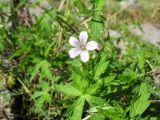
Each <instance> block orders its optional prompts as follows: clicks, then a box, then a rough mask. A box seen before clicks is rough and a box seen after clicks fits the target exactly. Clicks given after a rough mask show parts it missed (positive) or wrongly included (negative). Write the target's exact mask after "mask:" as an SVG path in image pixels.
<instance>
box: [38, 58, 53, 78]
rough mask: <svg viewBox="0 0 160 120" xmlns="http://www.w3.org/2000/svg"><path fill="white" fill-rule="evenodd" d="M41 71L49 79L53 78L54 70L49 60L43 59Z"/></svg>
mask: <svg viewBox="0 0 160 120" xmlns="http://www.w3.org/2000/svg"><path fill="white" fill-rule="evenodd" d="M41 72H42V74H43V75H44V76H45V77H47V78H48V79H49V80H52V72H51V70H50V63H49V62H48V61H46V60H44V61H43V64H42V65H41Z"/></svg>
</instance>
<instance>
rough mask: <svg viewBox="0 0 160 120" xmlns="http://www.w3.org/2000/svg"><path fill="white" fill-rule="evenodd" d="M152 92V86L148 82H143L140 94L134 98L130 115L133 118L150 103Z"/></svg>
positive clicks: (139, 90)
mask: <svg viewBox="0 0 160 120" xmlns="http://www.w3.org/2000/svg"><path fill="white" fill-rule="evenodd" d="M150 94H151V90H150V86H149V85H148V83H146V82H145V83H142V84H141V86H139V89H138V94H137V95H136V96H135V98H134V99H133V100H132V104H131V110H130V117H131V118H133V117H135V116H137V115H141V114H142V113H143V112H144V111H145V110H146V109H147V108H148V106H149V105H150V101H149V100H148V99H149V97H150Z"/></svg>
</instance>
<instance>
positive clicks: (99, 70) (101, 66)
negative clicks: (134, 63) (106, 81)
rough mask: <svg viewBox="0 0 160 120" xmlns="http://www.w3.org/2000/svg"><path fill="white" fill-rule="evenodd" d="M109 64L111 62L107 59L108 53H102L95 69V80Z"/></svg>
mask: <svg viewBox="0 0 160 120" xmlns="http://www.w3.org/2000/svg"><path fill="white" fill-rule="evenodd" d="M108 64H109V62H108V61H107V60H106V55H103V54H102V55H101V59H100V62H99V64H98V66H97V69H96V70H95V76H94V79H95V80H97V79H98V78H99V77H100V75H101V74H102V73H104V72H105V70H106V69H107V67H108Z"/></svg>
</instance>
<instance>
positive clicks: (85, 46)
mask: <svg viewBox="0 0 160 120" xmlns="http://www.w3.org/2000/svg"><path fill="white" fill-rule="evenodd" d="M87 39H88V34H87V32H86V31H82V32H81V33H80V35H79V40H78V39H77V38H75V37H73V36H71V37H70V39H69V43H70V44H71V45H72V46H73V47H74V48H72V49H71V50H70V51H69V55H70V58H75V57H77V56H78V55H80V58H81V60H82V61H83V62H87V61H88V60H89V52H88V51H90V50H95V49H99V47H98V43H97V42H95V41H90V42H87Z"/></svg>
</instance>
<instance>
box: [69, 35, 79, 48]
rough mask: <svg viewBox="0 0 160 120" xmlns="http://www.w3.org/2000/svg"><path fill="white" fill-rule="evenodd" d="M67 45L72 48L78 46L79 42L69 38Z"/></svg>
mask: <svg viewBox="0 0 160 120" xmlns="http://www.w3.org/2000/svg"><path fill="white" fill-rule="evenodd" d="M69 43H70V44H71V45H72V46H74V47H79V46H80V41H79V40H78V39H77V38H75V37H72V36H71V37H70V38H69Z"/></svg>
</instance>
